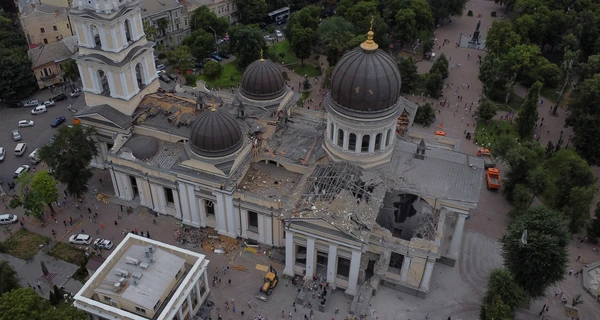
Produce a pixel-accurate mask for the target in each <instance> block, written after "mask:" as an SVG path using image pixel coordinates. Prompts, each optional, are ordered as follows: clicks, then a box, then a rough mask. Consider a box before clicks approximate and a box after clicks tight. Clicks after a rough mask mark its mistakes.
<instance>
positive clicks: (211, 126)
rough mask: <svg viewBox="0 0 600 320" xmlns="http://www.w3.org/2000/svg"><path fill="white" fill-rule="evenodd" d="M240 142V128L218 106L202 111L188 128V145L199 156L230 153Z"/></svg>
mask: <svg viewBox="0 0 600 320" xmlns="http://www.w3.org/2000/svg"><path fill="white" fill-rule="evenodd" d="M242 143H243V137H242V130H240V126H239V125H238V124H237V122H236V120H235V118H234V117H233V116H231V115H230V114H228V113H225V112H223V111H221V110H220V109H218V108H217V109H208V110H205V111H203V112H202V113H201V114H200V115H199V116H198V118H196V121H195V122H194V123H193V124H192V129H191V130H190V147H191V149H192V151H194V152H195V153H197V154H199V155H201V156H205V157H223V156H226V155H230V154H232V153H234V152H235V151H237V150H238V149H239V148H240V147H241V146H242Z"/></svg>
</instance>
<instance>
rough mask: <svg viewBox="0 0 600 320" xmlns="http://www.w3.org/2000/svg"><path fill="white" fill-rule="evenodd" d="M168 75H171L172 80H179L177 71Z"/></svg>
mask: <svg viewBox="0 0 600 320" xmlns="http://www.w3.org/2000/svg"><path fill="white" fill-rule="evenodd" d="M168 77H169V78H170V79H171V80H173V81H175V80H177V73H171V74H169V76H168Z"/></svg>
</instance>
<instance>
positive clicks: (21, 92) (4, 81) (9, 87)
mask: <svg viewBox="0 0 600 320" xmlns="http://www.w3.org/2000/svg"><path fill="white" fill-rule="evenodd" d="M26 48H27V41H25V37H24V36H23V33H22V32H21V30H20V29H19V28H18V26H17V25H16V24H14V23H13V22H12V20H11V18H10V17H9V16H8V15H7V14H6V13H3V12H0V56H1V57H2V59H0V100H11V99H21V98H25V97H28V96H30V95H31V94H32V93H33V92H34V91H35V90H36V89H37V81H36V80H35V77H34V75H33V72H31V60H30V59H29V57H28V56H27V51H26Z"/></svg>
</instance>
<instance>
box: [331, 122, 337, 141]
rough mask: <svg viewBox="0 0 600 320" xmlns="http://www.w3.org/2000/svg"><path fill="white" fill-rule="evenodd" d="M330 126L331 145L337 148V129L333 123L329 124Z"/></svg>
mask: <svg viewBox="0 0 600 320" xmlns="http://www.w3.org/2000/svg"><path fill="white" fill-rule="evenodd" d="M331 125H332V126H333V139H331V143H332V144H333V145H334V146H337V141H338V128H337V125H336V124H335V123H334V122H331Z"/></svg>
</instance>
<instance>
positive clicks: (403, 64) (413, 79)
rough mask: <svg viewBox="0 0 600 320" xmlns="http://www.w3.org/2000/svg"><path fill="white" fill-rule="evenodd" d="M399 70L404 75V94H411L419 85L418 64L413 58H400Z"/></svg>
mask: <svg viewBox="0 0 600 320" xmlns="http://www.w3.org/2000/svg"><path fill="white" fill-rule="evenodd" d="M398 69H399V70H400V74H401V75H402V88H401V89H402V92H404V93H408V92H411V91H412V90H414V89H415V88H416V87H417V84H418V83H419V71H418V70H417V64H416V63H415V60H414V59H413V58H412V57H411V56H409V57H408V58H404V57H402V56H400V61H399V62H398Z"/></svg>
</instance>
